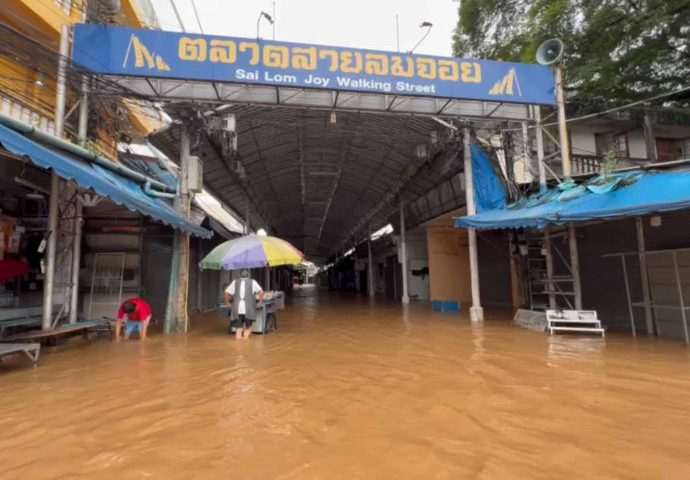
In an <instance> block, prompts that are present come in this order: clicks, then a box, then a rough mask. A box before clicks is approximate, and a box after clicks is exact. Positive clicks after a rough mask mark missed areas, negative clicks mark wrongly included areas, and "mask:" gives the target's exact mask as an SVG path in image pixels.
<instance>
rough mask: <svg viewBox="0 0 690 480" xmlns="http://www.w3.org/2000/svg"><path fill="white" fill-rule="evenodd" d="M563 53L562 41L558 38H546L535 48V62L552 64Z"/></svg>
mask: <svg viewBox="0 0 690 480" xmlns="http://www.w3.org/2000/svg"><path fill="white" fill-rule="evenodd" d="M562 55H563V42H561V40H560V39H559V38H552V39H550V40H546V41H545V42H544V43H542V44H541V45H539V48H538V49H537V55H536V56H537V63H539V64H540V65H553V64H554V63H556V62H558V60H560V59H561V56H562Z"/></svg>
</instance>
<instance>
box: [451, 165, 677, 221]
mask: <svg viewBox="0 0 690 480" xmlns="http://www.w3.org/2000/svg"><path fill="white" fill-rule="evenodd" d="M685 208H690V172H688V171H674V172H639V171H637V172H632V173H622V174H614V175H611V176H609V177H606V178H604V177H601V176H599V177H595V178H593V179H591V180H589V181H587V182H585V183H584V184H581V185H575V184H573V183H568V184H563V185H560V186H559V187H557V188H554V189H551V190H548V191H546V192H544V193H540V194H537V195H535V196H533V197H530V198H528V199H524V200H520V201H518V202H516V203H513V204H511V205H508V206H507V207H506V208H504V209H499V210H491V211H487V212H483V213H480V214H477V215H473V216H468V217H460V218H457V219H455V226H456V227H458V228H478V229H499V228H520V227H525V228H544V227H546V226H548V225H562V224H566V223H569V222H582V221H587V220H607V219H614V218H621V217H635V216H640V215H650V214H654V213H660V212H670V211H673V210H682V209H685Z"/></svg>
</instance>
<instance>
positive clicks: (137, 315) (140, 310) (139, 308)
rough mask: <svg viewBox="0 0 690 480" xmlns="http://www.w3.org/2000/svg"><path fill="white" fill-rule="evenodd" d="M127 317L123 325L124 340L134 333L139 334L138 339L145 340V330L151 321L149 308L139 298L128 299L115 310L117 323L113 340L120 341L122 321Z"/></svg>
mask: <svg viewBox="0 0 690 480" xmlns="http://www.w3.org/2000/svg"><path fill="white" fill-rule="evenodd" d="M125 315H127V322H126V323H125V340H127V339H129V336H130V335H131V334H132V333H134V332H138V333H139V338H140V339H142V340H143V339H145V338H146V330H147V329H148V327H149V321H150V320H151V306H150V305H149V304H148V303H146V302H145V301H144V300H143V299H141V298H130V299H129V300H125V301H124V302H123V303H122V305H120V308H119V309H118V310H117V321H116V322H115V340H120V332H121V331H122V319H123V318H124V316H125Z"/></svg>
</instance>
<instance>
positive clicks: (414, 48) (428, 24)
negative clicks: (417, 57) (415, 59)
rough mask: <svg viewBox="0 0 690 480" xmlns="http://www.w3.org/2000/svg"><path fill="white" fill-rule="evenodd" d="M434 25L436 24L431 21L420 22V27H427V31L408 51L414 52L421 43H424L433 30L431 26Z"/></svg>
mask: <svg viewBox="0 0 690 480" xmlns="http://www.w3.org/2000/svg"><path fill="white" fill-rule="evenodd" d="M433 26H434V24H433V23H431V22H422V23H420V24H419V28H426V32H424V35H422V38H420V39H419V41H418V42H417V44H416V45H415V46H414V47H412V49H411V50H410V51H409V52H407V53H413V52H414V51H415V50H416V49H417V47H418V46H419V44H420V43H422V42H423V41H424V39H425V38H426V37H427V36H428V35H429V32H430V31H431V27H433Z"/></svg>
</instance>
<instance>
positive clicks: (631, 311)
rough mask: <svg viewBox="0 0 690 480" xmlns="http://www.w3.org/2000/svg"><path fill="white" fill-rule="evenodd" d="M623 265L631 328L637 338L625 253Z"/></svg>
mask: <svg viewBox="0 0 690 480" xmlns="http://www.w3.org/2000/svg"><path fill="white" fill-rule="evenodd" d="M621 265H622V267H623V281H624V282H625V296H626V298H627V299H628V315H630V329H631V330H632V336H633V337H634V338H637V330H635V314H634V312H633V306H632V299H631V298H630V283H629V282H628V267H627V266H626V265H625V255H621Z"/></svg>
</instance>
